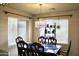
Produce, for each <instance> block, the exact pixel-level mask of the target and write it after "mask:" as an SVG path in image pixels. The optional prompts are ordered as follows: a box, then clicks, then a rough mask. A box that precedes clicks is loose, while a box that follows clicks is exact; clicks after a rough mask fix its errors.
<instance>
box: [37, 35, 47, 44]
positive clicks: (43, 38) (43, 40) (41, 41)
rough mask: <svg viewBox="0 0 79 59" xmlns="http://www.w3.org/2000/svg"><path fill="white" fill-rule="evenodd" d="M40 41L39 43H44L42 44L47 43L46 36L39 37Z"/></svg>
mask: <svg viewBox="0 0 79 59" xmlns="http://www.w3.org/2000/svg"><path fill="white" fill-rule="evenodd" d="M38 42H39V43H42V44H45V43H46V39H45V37H44V36H40V37H38Z"/></svg>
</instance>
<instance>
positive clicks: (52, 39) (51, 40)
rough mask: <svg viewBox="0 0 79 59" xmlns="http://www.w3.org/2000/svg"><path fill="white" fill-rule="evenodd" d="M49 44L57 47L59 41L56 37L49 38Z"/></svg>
mask: <svg viewBox="0 0 79 59" xmlns="http://www.w3.org/2000/svg"><path fill="white" fill-rule="evenodd" d="M48 44H53V45H56V44H57V40H56V39H55V38H54V37H49V38H48Z"/></svg>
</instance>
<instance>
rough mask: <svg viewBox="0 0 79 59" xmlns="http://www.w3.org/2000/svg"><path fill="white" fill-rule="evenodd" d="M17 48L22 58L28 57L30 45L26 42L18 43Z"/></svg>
mask: <svg viewBox="0 0 79 59" xmlns="http://www.w3.org/2000/svg"><path fill="white" fill-rule="evenodd" d="M17 48H18V55H20V56H26V55H27V49H28V44H27V43H25V42H24V41H19V42H17Z"/></svg>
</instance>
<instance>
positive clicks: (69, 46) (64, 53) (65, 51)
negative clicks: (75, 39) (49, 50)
mask: <svg viewBox="0 0 79 59" xmlns="http://www.w3.org/2000/svg"><path fill="white" fill-rule="evenodd" d="M70 48H71V40H70V41H69V44H68V49H67V50H60V52H59V55H62V56H68V55H69V52H70Z"/></svg>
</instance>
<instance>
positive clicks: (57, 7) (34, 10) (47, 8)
mask: <svg viewBox="0 0 79 59" xmlns="http://www.w3.org/2000/svg"><path fill="white" fill-rule="evenodd" d="M7 6H8V7H11V8H14V9H18V10H22V11H25V12H27V13H29V14H42V13H51V12H58V11H71V10H78V9H79V4H78V3H43V4H42V5H41V7H40V4H38V3H10V4H8V5H7Z"/></svg>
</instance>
